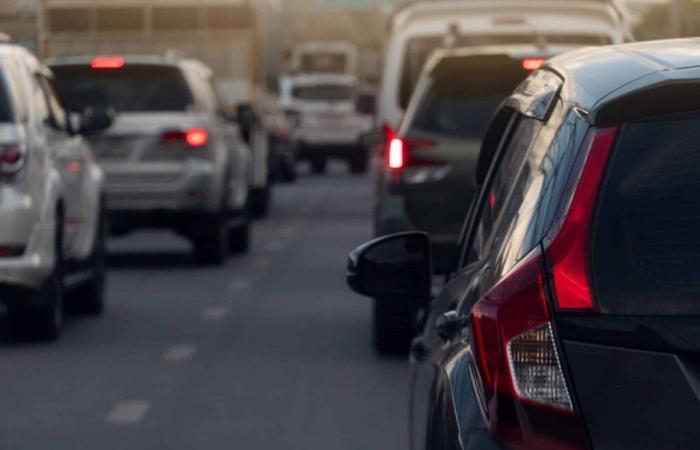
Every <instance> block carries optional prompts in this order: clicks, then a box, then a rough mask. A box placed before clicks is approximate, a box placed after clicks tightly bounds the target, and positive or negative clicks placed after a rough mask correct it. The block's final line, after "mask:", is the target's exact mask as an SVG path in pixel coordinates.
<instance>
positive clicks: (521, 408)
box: [471, 247, 588, 450]
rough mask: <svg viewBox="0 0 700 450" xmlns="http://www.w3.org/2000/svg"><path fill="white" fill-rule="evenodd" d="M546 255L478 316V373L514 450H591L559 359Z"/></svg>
mask: <svg viewBox="0 0 700 450" xmlns="http://www.w3.org/2000/svg"><path fill="white" fill-rule="evenodd" d="M546 283H547V280H546V277H545V271H544V258H543V256H542V251H541V249H540V247H537V248H536V249H535V250H534V251H533V252H531V253H530V254H529V255H528V256H526V257H525V258H524V259H523V260H522V261H521V262H520V263H519V264H518V266H516V267H515V268H514V269H513V270H512V271H511V273H510V274H509V275H508V276H506V277H505V279H504V280H503V281H501V282H500V283H499V284H498V285H496V286H495V287H494V288H493V289H492V290H491V291H490V292H488V293H487V294H486V295H485V296H484V297H483V298H482V299H481V300H479V301H478V302H477V303H476V305H475V306H474V308H473V310H472V316H471V320H472V327H471V333H472V342H473V351H474V353H475V355H474V356H475V357H474V358H473V359H472V362H473V366H472V373H473V379H474V382H475V388H476V390H477V393H478V397H479V399H480V401H481V404H482V407H483V410H484V414H485V416H486V418H487V421H488V425H489V430H490V431H491V432H492V433H493V434H495V435H497V436H498V437H499V438H500V439H502V440H504V441H506V442H507V443H508V444H509V445H510V446H512V447H513V448H518V449H523V450H539V449H542V448H547V449H551V450H564V449H566V450H584V449H588V441H587V437H586V433H585V429H584V426H583V423H582V421H581V419H580V418H579V416H578V415H577V414H576V413H575V411H574V407H573V402H572V398H571V395H570V392H569V388H568V384H567V381H566V378H565V375H564V371H563V368H562V365H561V360H560V358H559V351H558V349H557V345H556V341H555V336H554V331H553V328H552V325H551V318H550V313H549V307H548V302H547V294H546V292H547V289H546Z"/></svg>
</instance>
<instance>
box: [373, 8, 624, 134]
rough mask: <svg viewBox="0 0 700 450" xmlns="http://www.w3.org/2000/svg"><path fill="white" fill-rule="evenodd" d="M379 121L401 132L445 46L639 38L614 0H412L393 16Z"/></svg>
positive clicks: (567, 43) (610, 41)
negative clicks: (431, 63)
mask: <svg viewBox="0 0 700 450" xmlns="http://www.w3.org/2000/svg"><path fill="white" fill-rule="evenodd" d="M390 22H391V31H390V37H389V40H388V42H387V45H386V53H385V54H386V56H385V58H384V61H385V63H384V69H383V72H382V74H383V75H382V83H381V86H380V91H379V96H378V110H377V123H378V125H379V126H380V127H382V128H383V129H384V130H385V131H387V132H392V131H395V130H396V127H397V126H398V125H399V123H400V121H401V118H402V116H403V113H404V112H405V110H406V107H407V106H408V102H409V101H410V98H411V95H412V93H413V90H414V88H415V86H416V83H417V82H418V78H419V77H420V74H421V70H422V68H423V66H424V64H425V62H426V61H427V59H428V57H429V56H430V54H431V53H432V52H433V51H434V50H436V49H438V48H440V47H453V48H454V47H471V46H477V47H479V46H486V45H526V44H529V45H546V46H548V47H556V46H571V45H576V46H584V45H605V44H619V43H623V42H628V41H630V40H632V39H633V36H632V34H631V32H630V25H629V22H630V20H629V18H627V17H626V16H625V15H624V14H623V12H622V10H621V9H620V8H619V5H617V2H616V1H615V2H611V1H609V0H580V1H576V2H572V1H570V0H546V1H526V2H525V1H521V0H489V1H459V0H438V1H410V2H406V4H405V5H403V6H401V7H400V8H399V9H398V10H397V11H396V12H395V13H394V14H393V17H392V18H391V21H390Z"/></svg>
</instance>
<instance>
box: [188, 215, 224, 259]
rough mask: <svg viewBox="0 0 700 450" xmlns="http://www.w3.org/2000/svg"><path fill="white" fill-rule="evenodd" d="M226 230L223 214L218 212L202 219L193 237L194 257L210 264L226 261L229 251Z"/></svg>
mask: <svg viewBox="0 0 700 450" xmlns="http://www.w3.org/2000/svg"><path fill="white" fill-rule="evenodd" d="M228 231H229V230H228V224H227V222H226V215H225V214H223V213H219V214H215V215H213V216H209V217H207V218H206V219H204V220H203V223H202V224H201V228H200V230H198V232H197V235H196V237H195V238H194V239H193V241H194V242H193V244H194V248H193V251H194V257H195V259H196V260H197V261H199V262H200V263H203V264H207V265H212V266H220V265H222V264H223V263H224V262H226V257H227V256H228V251H229V244H228Z"/></svg>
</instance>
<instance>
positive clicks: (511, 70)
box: [410, 57, 527, 139]
mask: <svg viewBox="0 0 700 450" xmlns="http://www.w3.org/2000/svg"><path fill="white" fill-rule="evenodd" d="M452 59H453V60H454V61H449V60H448V61H446V62H444V63H443V64H442V65H441V66H439V67H438V68H437V70H436V72H435V74H434V75H433V79H432V80H431V82H430V85H429V87H428V88H427V90H426V91H425V94H424V95H423V97H422V99H421V100H420V102H419V105H418V107H417V113H416V115H415V117H414V119H413V121H412V123H411V127H410V128H411V130H412V131H415V132H419V133H420V132H423V133H432V134H441V135H446V136H452V137H459V138H466V139H480V138H481V136H482V135H483V134H484V132H485V131H486V128H487V126H488V124H489V121H490V120H491V117H492V116H493V114H494V112H495V111H496V108H497V107H498V105H499V104H500V103H501V102H502V101H503V100H504V99H505V98H506V97H508V95H510V93H511V92H512V91H513V90H514V89H515V88H516V87H517V85H518V84H519V83H520V82H521V81H522V80H523V79H525V77H526V75H527V72H526V71H525V70H523V69H522V66H521V63H520V61H519V60H512V59H510V58H507V57H504V58H499V59H495V60H494V59H493V58H490V57H478V58H463V59H462V60H459V58H452Z"/></svg>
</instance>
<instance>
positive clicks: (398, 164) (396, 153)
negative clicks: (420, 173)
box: [386, 135, 443, 171]
mask: <svg viewBox="0 0 700 450" xmlns="http://www.w3.org/2000/svg"><path fill="white" fill-rule="evenodd" d="M436 145H437V143H435V142H434V141H430V140H426V139H409V138H402V137H398V136H395V135H394V137H393V138H392V139H391V140H389V141H388V147H387V152H386V155H387V167H388V168H389V169H391V170H394V171H401V170H402V169H404V168H405V167H420V166H436V165H442V164H443V163H442V162H440V161H427V160H423V159H420V158H416V157H415V156H413V155H412V154H411V152H412V151H413V150H416V149H426V148H432V147H435V146H436Z"/></svg>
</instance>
